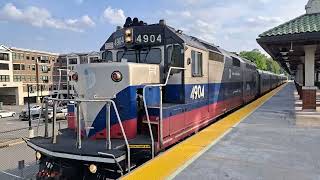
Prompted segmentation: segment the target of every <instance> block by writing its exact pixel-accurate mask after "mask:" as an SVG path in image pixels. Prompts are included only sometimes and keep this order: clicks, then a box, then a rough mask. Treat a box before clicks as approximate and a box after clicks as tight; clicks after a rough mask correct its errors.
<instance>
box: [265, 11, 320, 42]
mask: <svg viewBox="0 0 320 180" xmlns="http://www.w3.org/2000/svg"><path fill="white" fill-rule="evenodd" d="M312 32H320V13H315V14H305V15H302V16H300V17H297V18H295V19H293V20H291V21H289V22H286V23H284V24H281V25H279V26H277V27H275V28H273V29H270V30H268V31H266V32H264V33H262V34H260V35H259V37H271V36H282V35H293V34H300V33H312Z"/></svg>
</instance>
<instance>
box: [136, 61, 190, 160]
mask: <svg viewBox="0 0 320 180" xmlns="http://www.w3.org/2000/svg"><path fill="white" fill-rule="evenodd" d="M173 69H176V70H186V68H181V67H170V68H169V71H168V74H167V78H166V81H165V83H164V84H148V85H145V86H144V87H143V90H142V94H143V105H144V110H145V112H146V117H147V122H148V127H149V133H150V136H151V146H152V147H151V153H152V158H154V137H153V133H152V128H151V122H150V117H149V112H148V107H147V102H146V93H145V92H146V91H145V90H146V88H148V87H159V88H160V108H159V111H160V112H159V115H160V118H159V131H160V132H159V136H160V137H159V139H160V147H161V146H162V145H163V132H162V129H163V126H162V125H163V124H162V119H163V117H162V116H163V115H162V87H165V86H166V85H167V84H168V81H169V77H170V73H171V71H172V70H173Z"/></svg>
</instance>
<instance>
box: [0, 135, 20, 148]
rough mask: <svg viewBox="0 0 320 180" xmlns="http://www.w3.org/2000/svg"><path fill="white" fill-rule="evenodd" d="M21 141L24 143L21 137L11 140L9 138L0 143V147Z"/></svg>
mask: <svg viewBox="0 0 320 180" xmlns="http://www.w3.org/2000/svg"><path fill="white" fill-rule="evenodd" d="M22 143H24V141H23V140H22V138H17V139H13V140H10V141H7V142H3V143H0V149H3V148H7V147H10V146H14V145H18V144H22Z"/></svg>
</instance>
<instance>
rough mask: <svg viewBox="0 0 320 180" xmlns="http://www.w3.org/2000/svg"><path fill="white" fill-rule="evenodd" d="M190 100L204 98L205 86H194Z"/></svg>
mask: <svg viewBox="0 0 320 180" xmlns="http://www.w3.org/2000/svg"><path fill="white" fill-rule="evenodd" d="M190 98H191V99H200V98H204V86H200V85H196V86H193V88H192V91H191V94H190Z"/></svg>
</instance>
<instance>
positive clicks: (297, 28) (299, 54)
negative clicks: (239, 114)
mask: <svg viewBox="0 0 320 180" xmlns="http://www.w3.org/2000/svg"><path fill="white" fill-rule="evenodd" d="M306 11H307V12H306V14H304V15H302V16H300V17H297V18H295V19H293V20H291V21H288V22H286V23H283V24H281V25H279V26H277V27H275V28H272V29H270V30H268V31H266V32H264V33H262V34H260V35H259V37H258V39H257V42H258V43H259V44H260V46H261V47H262V48H263V49H264V50H265V51H266V52H267V53H268V54H270V56H271V57H272V58H273V59H274V60H276V61H278V62H279V64H280V65H281V66H282V67H283V68H284V69H285V70H286V71H287V72H288V73H289V74H295V72H296V71H297V66H298V65H299V64H302V63H303V59H304V56H305V50H304V47H305V46H306V45H315V44H320V0H313V1H312V0H310V1H309V2H308V4H307V6H306ZM315 67H316V68H315V69H316V70H317V71H320V48H319V46H318V48H317V50H316V57H315Z"/></svg>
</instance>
